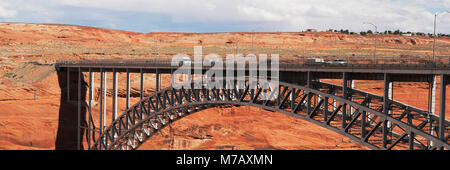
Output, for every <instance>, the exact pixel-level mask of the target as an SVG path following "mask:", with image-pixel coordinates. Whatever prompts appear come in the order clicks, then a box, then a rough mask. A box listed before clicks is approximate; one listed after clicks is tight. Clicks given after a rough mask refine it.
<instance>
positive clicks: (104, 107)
mask: <svg viewBox="0 0 450 170" xmlns="http://www.w3.org/2000/svg"><path fill="white" fill-rule="evenodd" d="M107 75H108V74H107V72H103V76H104V77H103V80H104V82H103V83H104V84H103V112H102V113H103V128H106V89H107V88H106V85H107V82H108V81H107V78H108V76H107Z"/></svg>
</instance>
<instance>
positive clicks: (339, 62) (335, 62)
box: [327, 59, 348, 65]
mask: <svg viewBox="0 0 450 170" xmlns="http://www.w3.org/2000/svg"><path fill="white" fill-rule="evenodd" d="M327 64H336V65H346V64H348V62H347V61H345V60H341V59H334V60H332V61H328V62H327Z"/></svg>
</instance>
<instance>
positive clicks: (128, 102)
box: [125, 69, 130, 109]
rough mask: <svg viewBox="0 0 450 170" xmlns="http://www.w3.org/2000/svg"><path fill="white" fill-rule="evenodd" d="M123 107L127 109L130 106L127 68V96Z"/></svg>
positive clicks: (128, 72)
mask: <svg viewBox="0 0 450 170" xmlns="http://www.w3.org/2000/svg"><path fill="white" fill-rule="evenodd" d="M125 105H126V106H125V108H126V109H128V108H129V107H130V71H129V70H128V69H127V97H126V103H125Z"/></svg>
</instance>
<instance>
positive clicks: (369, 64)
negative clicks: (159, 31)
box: [56, 56, 450, 69]
mask: <svg viewBox="0 0 450 170" xmlns="http://www.w3.org/2000/svg"><path fill="white" fill-rule="evenodd" d="M308 59H310V57H290V58H285V57H282V58H280V60H279V68H280V69H298V68H301V67H304V68H359V69H363V68H371V69H394V68H395V69H450V56H438V57H436V58H435V60H432V59H430V58H429V57H417V56H404V57H384V58H379V59H377V60H374V59H373V58H371V57H322V59H324V62H316V63H309V62H308ZM333 60H340V61H344V63H333ZM192 63H193V64H194V62H192ZM56 65H57V66H59V65H85V66H88V65H91V66H121V65H123V66H154V67H170V68H172V67H177V66H172V58H166V57H165V58H145V59H119V58H116V59H100V60H97V59H94V60H93V59H85V60H59V61H57V62H56ZM268 66H269V67H270V64H269V65H268Z"/></svg>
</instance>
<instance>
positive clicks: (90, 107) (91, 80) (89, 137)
mask: <svg viewBox="0 0 450 170" xmlns="http://www.w3.org/2000/svg"><path fill="white" fill-rule="evenodd" d="M92 86H94V75H93V73H92V71H91V68H89V117H88V131H87V136H88V137H87V143H88V149H91V121H92V98H93V91H92V90H93V87H92Z"/></svg>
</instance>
